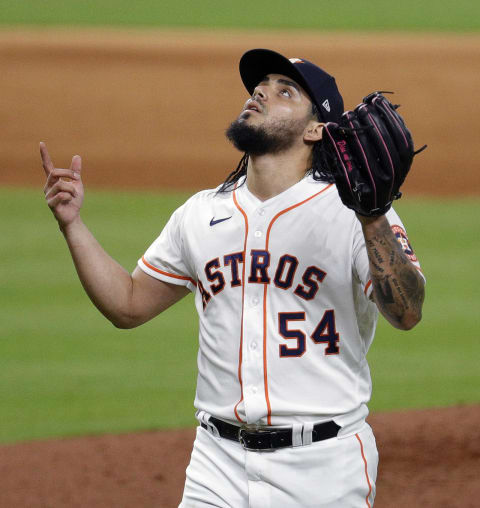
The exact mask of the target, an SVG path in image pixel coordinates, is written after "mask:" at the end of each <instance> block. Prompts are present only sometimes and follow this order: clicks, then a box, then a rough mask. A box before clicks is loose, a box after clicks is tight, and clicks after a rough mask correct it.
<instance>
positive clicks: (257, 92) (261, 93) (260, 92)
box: [252, 85, 267, 102]
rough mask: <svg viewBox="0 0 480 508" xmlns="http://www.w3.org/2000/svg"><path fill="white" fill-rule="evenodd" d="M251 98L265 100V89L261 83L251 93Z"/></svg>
mask: <svg viewBox="0 0 480 508" xmlns="http://www.w3.org/2000/svg"><path fill="white" fill-rule="evenodd" d="M252 98H253V99H254V100H256V101H262V102H263V101H266V100H267V91H266V90H265V87H264V86H262V85H257V86H256V87H255V88H254V90H253V94H252Z"/></svg>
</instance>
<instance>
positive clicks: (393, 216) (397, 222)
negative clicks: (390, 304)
mask: <svg viewBox="0 0 480 508" xmlns="http://www.w3.org/2000/svg"><path fill="white" fill-rule="evenodd" d="M385 216H386V218H387V220H388V222H389V224H390V228H391V230H392V232H393V234H394V235H395V237H396V238H397V240H398V242H399V243H400V245H401V247H402V250H403V252H404V253H405V255H406V256H407V258H408V259H409V260H410V261H411V262H412V264H413V265H414V266H415V268H417V270H418V271H419V272H420V275H421V276H422V278H423V280H424V282H425V276H424V274H423V272H422V269H421V267H420V262H419V261H418V259H417V256H416V255H415V252H414V250H413V248H412V246H411V244H410V241H409V240H408V236H407V232H406V229H405V226H404V225H403V222H402V221H401V219H400V217H399V216H398V214H397V212H396V211H395V210H394V209H393V208H390V210H389V211H388V212H387V213H386V215H385ZM357 222H358V224H357V227H356V229H355V234H354V244H353V266H354V275H355V277H356V278H357V280H358V281H359V282H360V283H361V285H362V288H363V292H364V294H365V295H366V296H367V297H370V294H371V292H372V281H371V279H370V270H369V264H368V255H367V249H366V246H365V238H364V236H363V232H362V228H361V225H360V222H359V221H357Z"/></svg>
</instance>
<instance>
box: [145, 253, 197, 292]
mask: <svg viewBox="0 0 480 508" xmlns="http://www.w3.org/2000/svg"><path fill="white" fill-rule="evenodd" d="M142 261H143V263H145V266H148V268H150V270H153V271H154V272H157V273H161V274H162V275H166V276H167V277H172V278H173V279H180V280H188V281H189V282H191V283H192V284H193V285H195V286H196V285H197V283H196V282H195V281H194V280H193V279H192V278H191V277H184V276H183V275H176V274H174V273H168V272H164V271H163V270H160V269H159V268H155V267H154V266H153V265H151V264H150V263H149V262H148V261H147V260H146V259H145V256H142Z"/></svg>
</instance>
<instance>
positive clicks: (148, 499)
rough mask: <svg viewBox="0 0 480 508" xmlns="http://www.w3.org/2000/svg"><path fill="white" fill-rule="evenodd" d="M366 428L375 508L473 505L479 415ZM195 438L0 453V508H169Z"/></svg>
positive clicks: (131, 439)
mask: <svg viewBox="0 0 480 508" xmlns="http://www.w3.org/2000/svg"><path fill="white" fill-rule="evenodd" d="M369 422H370V424H371V425H372V427H373V429H374V431H375V434H376V437H377V444H378V449H379V452H380V468H379V477H378V481H377V499H376V502H375V507H376V508H396V507H402V508H403V507H405V506H408V507H410V508H415V507H422V508H427V507H432V508H443V507H445V508H447V507H448V508H455V507H462V508H469V507H471V508H474V507H478V506H479V499H480V481H479V472H480V438H479V434H478V429H479V422H480V406H469V407H455V408H448V409H432V410H421V411H403V412H392V413H379V414H374V415H372V416H371V417H370V419H369ZM193 438H194V430H193V429H188V430H175V431H162V432H160V431H159V432H146V433H141V434H124V435H118V436H112V435H107V436H97V437H80V438H74V439H61V440H51V441H44V442H31V443H22V444H17V445H4V446H2V447H0V478H1V485H2V488H1V489H0V506H1V507H2V508H7V507H8V508H20V507H22V508H23V507H28V508H36V507H39V508H40V507H42V508H45V507H49V508H59V507H62V508H67V507H68V508H73V507H82V508H83V507H88V508H100V507H116V508H127V507H128V508H133V507H135V508H146V507H152V508H153V507H156V508H170V507H176V506H178V503H179V501H180V498H181V494H182V490H183V482H184V479H185V468H186V466H187V464H188V460H189V456H190V451H191V446H192V442H193ZM232 508H235V507H232ZM275 508H281V507H275Z"/></svg>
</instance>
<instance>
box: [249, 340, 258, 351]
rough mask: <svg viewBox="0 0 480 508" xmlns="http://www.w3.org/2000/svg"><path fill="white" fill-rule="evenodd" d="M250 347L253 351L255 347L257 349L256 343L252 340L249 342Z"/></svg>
mask: <svg viewBox="0 0 480 508" xmlns="http://www.w3.org/2000/svg"><path fill="white" fill-rule="evenodd" d="M250 349H252V350H253V351H255V349H257V343H256V342H252V343H251V344H250Z"/></svg>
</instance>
